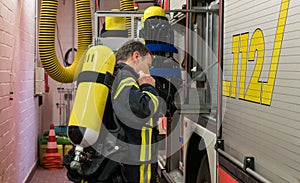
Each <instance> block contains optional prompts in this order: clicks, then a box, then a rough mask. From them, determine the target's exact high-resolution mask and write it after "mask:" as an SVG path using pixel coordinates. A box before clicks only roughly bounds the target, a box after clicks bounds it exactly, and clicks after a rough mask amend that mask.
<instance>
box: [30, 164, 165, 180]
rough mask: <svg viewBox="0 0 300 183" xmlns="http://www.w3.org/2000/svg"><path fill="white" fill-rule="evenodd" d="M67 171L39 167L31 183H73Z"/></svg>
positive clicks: (64, 169)
mask: <svg viewBox="0 0 300 183" xmlns="http://www.w3.org/2000/svg"><path fill="white" fill-rule="evenodd" d="M66 174H67V169H66V168H65V167H64V168H62V169H57V170H49V169H45V168H43V167H41V166H38V168H37V169H36V171H35V173H34V175H33V177H32V179H31V181H30V182H29V183H72V182H71V181H69V180H68V178H67V176H66ZM156 182H157V183H166V180H165V179H159V180H157V181H156Z"/></svg>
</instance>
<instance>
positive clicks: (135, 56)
mask: <svg viewBox="0 0 300 183" xmlns="http://www.w3.org/2000/svg"><path fill="white" fill-rule="evenodd" d="M132 56H133V59H134V60H137V59H138V58H139V57H140V52H138V51H135V52H133V54H132Z"/></svg>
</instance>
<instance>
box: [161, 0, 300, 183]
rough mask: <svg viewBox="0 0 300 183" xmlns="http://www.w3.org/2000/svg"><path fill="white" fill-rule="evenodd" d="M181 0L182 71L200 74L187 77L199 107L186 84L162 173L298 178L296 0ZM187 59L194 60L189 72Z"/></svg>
mask: <svg viewBox="0 0 300 183" xmlns="http://www.w3.org/2000/svg"><path fill="white" fill-rule="evenodd" d="M189 2H190V3H191V4H188V2H187V4H186V11H185V12H183V13H185V21H186V22H185V23H186V25H187V26H186V28H187V29H189V30H190V31H189V32H188V33H187V34H185V38H186V50H188V52H189V55H188V56H187V66H186V70H185V71H186V72H187V73H192V74H188V75H189V76H191V78H192V79H193V76H197V72H200V73H203V75H201V74H200V75H201V76H203V77H202V81H199V77H197V79H196V80H195V88H196V92H195V93H196V94H198V95H196V96H198V97H199V100H198V101H199V104H200V105H199V106H200V107H199V106H198V107H196V108H192V106H193V105H191V104H193V102H195V99H194V98H193V97H194V95H193V94H191V92H190V91H189V89H191V87H190V86H189V87H186V90H187V91H186V92H185V96H186V97H187V99H188V100H187V102H186V103H185V104H183V105H181V109H180V114H181V115H180V118H181V119H180V120H179V121H180V123H181V128H180V130H181V131H180V130H179V131H180V132H182V134H183V135H181V136H180V135H179V137H178V139H181V137H182V138H183V140H182V139H181V141H182V142H183V143H182V144H181V145H182V149H181V151H180V153H178V154H179V155H178V156H176V153H175V155H174V154H173V155H171V156H169V158H168V159H167V165H168V166H167V168H169V169H165V170H164V171H165V172H164V174H166V177H167V179H170V180H171V181H170V182H172V181H174V180H178V181H175V182H220V183H229V182H278V183H279V182H280V183H281V182H299V181H300V172H299V166H300V156H299V152H300V151H299V150H300V149H299V147H300V143H299V139H300V136H299V130H300V128H299V127H300V126H299V124H300V123H299V122H300V121H299V119H300V113H299V112H300V111H299V110H300V100H299V99H300V96H299V86H300V85H299V81H300V80H299V78H300V76H299V70H300V63H299V60H298V58H299V54H298V51H297V50H299V46H300V43H299V38H300V36H299V25H298V24H299V18H300V17H299V13H298V12H299V8H300V6H299V5H300V2H299V1H295V0H274V1H249V0H240V1H234V0H223V1H217V2H214V1H213V2H208V1H202V4H201V2H199V1H197V2H194V1H189ZM215 4H217V5H218V6H217V8H214V5H215ZM216 9H218V11H215V10H216ZM195 35H196V37H197V36H198V37H200V38H202V39H200V40H205V43H206V45H204V46H203V45H202V46H201V44H199V41H197V39H195ZM189 56H192V57H193V58H190V57H189ZM197 56H198V57H197ZM194 60H198V61H197V63H201V64H199V65H197V66H199V67H197V66H196V67H197V68H196V71H195V73H193V71H192V70H193V68H194V66H195V65H193V63H194V62H193V61H194ZM201 60H204V62H201ZM214 63H217V64H216V65H214ZM200 67H202V68H201V69H198V68H200ZM201 82H203V83H202V84H201ZM215 87H216V88H215ZM203 91H204V92H203ZM171 124H172V123H171ZM171 129H172V128H171ZM179 134H180V133H179ZM172 140H173V141H176V140H177V139H176V138H172V139H171V140H170V141H172ZM178 159H179V160H178ZM168 162H169V164H168ZM177 162H178V163H177ZM175 167H179V168H175ZM181 176H182V177H181Z"/></svg>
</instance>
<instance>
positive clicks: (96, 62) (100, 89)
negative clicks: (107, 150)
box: [68, 45, 116, 169]
mask: <svg viewBox="0 0 300 183" xmlns="http://www.w3.org/2000/svg"><path fill="white" fill-rule="evenodd" d="M115 62H116V58H115V55H114V52H113V51H112V50H111V49H110V48H108V47H106V46H102V45H97V46H93V47H90V48H89V49H88V51H87V53H86V55H85V58H84V62H83V67H82V71H81V72H80V74H79V76H78V80H77V82H78V83H77V84H78V88H77V93H76V97H75V101H74V105H73V109H72V112H71V116H70V120H69V123H68V136H69V139H70V140H71V141H72V143H73V144H74V145H75V146H76V148H75V151H79V152H80V151H81V152H82V151H83V148H84V147H88V146H91V145H93V144H94V143H95V142H96V141H97V139H98V137H99V132H100V128H101V124H102V119H103V115H104V110H105V105H106V100H107V97H108V92H109V88H108V87H107V86H106V85H104V84H103V82H100V81H99V78H100V77H99V76H100V75H102V76H103V75H104V76H105V75H106V73H107V72H108V73H110V74H113V72H114V66H115ZM77 154H78V156H77V155H76V157H75V158H74V161H77V162H79V156H80V153H77ZM77 165H78V164H77ZM77 165H74V166H75V168H74V169H77V168H78V167H76V166H77Z"/></svg>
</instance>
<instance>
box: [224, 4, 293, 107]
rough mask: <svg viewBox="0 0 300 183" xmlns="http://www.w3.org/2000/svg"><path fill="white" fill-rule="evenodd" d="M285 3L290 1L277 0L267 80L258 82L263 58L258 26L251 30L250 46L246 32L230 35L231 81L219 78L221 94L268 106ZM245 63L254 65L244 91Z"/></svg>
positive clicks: (281, 36)
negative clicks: (279, 4)
mask: <svg viewBox="0 0 300 183" xmlns="http://www.w3.org/2000/svg"><path fill="white" fill-rule="evenodd" d="M289 3H290V0H282V1H281V7H280V14H279V18H278V22H277V29H276V35H275V40H274V46H273V52H272V58H271V64H270V69H269V74H268V80H267V82H261V81H259V78H260V74H261V71H262V68H263V63H264V58H265V55H264V54H265V41H264V35H263V31H262V30H261V29H259V28H258V29H256V30H255V31H254V33H253V35H252V37H251V40H250V45H249V33H243V34H238V35H234V36H232V49H231V50H232V54H233V63H232V80H231V81H223V95H224V96H228V97H232V98H236V97H237V96H236V95H238V98H239V99H242V100H247V101H251V102H255V103H260V104H264V105H271V101H272V95H273V89H274V84H275V79H276V73H277V68H278V62H279V57H280V51H281V45H282V41H283V35H284V29H285V25H286V18H287V13H288V7H289ZM248 45H249V46H248ZM239 56H241V58H239ZM239 61H240V68H239ZM247 62H255V67H254V71H253V73H252V76H251V79H250V82H249V85H248V88H247V90H246V86H245V85H246V71H247ZM238 69H240V75H239V76H240V80H239V85H238V84H237V76H238ZM238 86H239V93H238V94H237V92H236V91H237V87H238Z"/></svg>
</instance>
